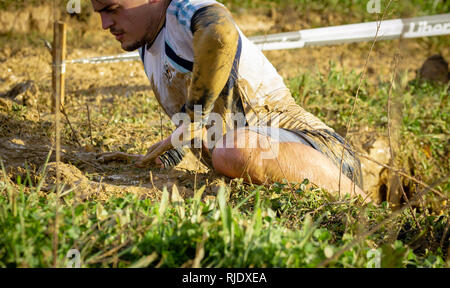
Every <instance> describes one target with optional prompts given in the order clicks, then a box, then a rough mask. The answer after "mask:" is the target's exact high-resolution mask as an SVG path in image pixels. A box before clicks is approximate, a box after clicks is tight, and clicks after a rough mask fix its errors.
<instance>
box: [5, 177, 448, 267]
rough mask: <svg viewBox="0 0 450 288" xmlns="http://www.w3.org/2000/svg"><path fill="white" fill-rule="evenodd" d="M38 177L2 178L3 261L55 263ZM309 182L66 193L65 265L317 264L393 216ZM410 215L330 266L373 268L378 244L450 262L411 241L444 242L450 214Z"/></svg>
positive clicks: (396, 258) (408, 257) (401, 261)
mask: <svg viewBox="0 0 450 288" xmlns="http://www.w3.org/2000/svg"><path fill="white" fill-rule="evenodd" d="M18 182H19V183H20V182H21V181H18ZM29 183H30V182H28V180H25V181H24V183H23V184H19V185H16V186H14V187H13V186H11V184H9V180H7V179H5V178H3V179H2V181H0V191H1V196H0V232H1V235H2V237H1V238H0V267H49V266H51V261H52V257H51V255H52V253H51V251H52V250H51V249H52V240H51V239H52V238H51V235H52V228H53V224H52V223H53V221H54V218H55V200H56V197H55V195H54V194H53V193H52V194H50V195H48V196H38V195H39V191H38V190H39V188H36V187H30V185H29ZM304 184H305V183H303V184H302V185H297V186H296V188H295V191H291V190H290V189H288V186H286V185H283V184H277V185H273V186H272V187H270V188H264V187H260V186H243V185H242V184H241V183H240V182H239V181H235V182H234V183H233V185H231V186H230V187H228V188H227V189H225V188H223V189H221V190H220V191H219V193H218V195H217V198H216V200H208V201H201V200H200V195H201V193H202V192H201V190H200V192H197V195H196V197H194V198H191V199H187V200H186V201H177V202H172V201H169V198H170V197H169V193H168V192H167V190H165V191H164V195H163V197H162V198H163V200H162V201H161V202H159V203H158V202H153V201H151V200H149V199H145V200H140V199H138V198H137V197H135V196H133V195H128V196H127V197H125V198H121V199H109V200H108V201H106V202H103V203H100V202H98V203H95V202H77V201H76V200H75V197H74V195H73V193H76V191H74V192H71V193H70V194H69V195H66V196H64V197H62V198H63V199H62V201H63V202H64V203H65V204H64V205H60V209H59V217H60V218H59V219H60V226H59V230H58V236H59V249H58V257H59V258H58V265H59V266H63V267H64V266H66V265H67V261H68V259H67V258H66V254H67V252H68V251H69V250H70V249H78V250H79V251H80V253H81V263H82V264H81V265H82V267H191V266H193V265H194V263H197V265H198V266H201V267H317V266H318V265H320V264H321V263H322V262H323V261H325V260H326V259H328V258H329V257H332V256H333V255H334V254H335V253H337V252H338V251H339V250H340V249H342V247H343V246H345V245H347V244H349V243H350V242H351V241H352V240H354V239H355V237H357V235H358V234H359V233H361V231H362V230H363V229H365V228H366V227H373V226H374V225H375V224H376V223H378V222H379V221H380V220H381V219H384V218H386V217H389V216H390V215H391V211H390V209H389V208H388V207H387V205H382V206H380V207H375V206H372V205H370V206H368V207H367V208H365V209H360V208H358V205H357V204H358V202H357V201H356V200H350V199H343V201H342V202H338V203H333V202H332V201H331V199H330V198H329V196H327V194H326V193H324V192H323V191H321V190H319V189H313V190H314V191H311V190H310V189H309V188H306V186H305V185H304ZM311 189H312V188H311ZM25 190H26V191H27V192H26V193H25ZM230 191H233V192H232V193H230V194H229V192H230ZM294 193H295V194H296V196H297V197H298V198H299V200H295V198H296V197H294ZM408 214H409V213H403V214H401V215H400V216H398V217H396V218H394V219H393V221H392V222H390V223H389V224H387V225H385V226H383V227H381V229H380V230H378V231H377V232H376V233H375V234H374V235H372V236H370V237H367V238H366V239H362V240H361V241H358V243H357V244H356V245H354V246H352V247H351V248H350V249H348V250H347V251H345V253H343V254H342V255H341V256H340V257H338V259H336V260H335V261H332V262H331V263H330V264H329V265H328V267H367V265H370V260H371V259H372V256H371V254H370V251H377V252H375V253H381V254H380V255H381V258H380V259H381V262H380V265H381V267H446V265H447V266H448V264H449V263H447V264H446V263H445V260H444V256H443V253H442V251H441V248H440V247H439V248H437V249H436V248H435V249H434V250H433V252H431V250H429V247H421V248H423V249H417V251H416V252H415V251H414V250H413V249H411V248H410V247H409V246H408V245H412V244H414V243H417V242H420V241H424V240H428V241H430V243H431V242H432V241H431V240H432V239H431V238H433V237H436V239H435V240H439V239H438V238H439V235H442V233H443V230H444V227H445V224H446V221H447V219H446V217H442V216H440V217H438V216H430V215H424V214H419V213H418V214H417V215H416V217H417V218H418V221H419V223H420V224H421V226H422V229H423V230H422V231H420V230H419V229H418V228H417V227H416V226H415V223H414V221H412V218H411V216H410V215H408ZM431 235H433V236H431ZM437 242H438V241H437ZM446 245H448V242H447V244H446ZM371 253H374V252H371Z"/></svg>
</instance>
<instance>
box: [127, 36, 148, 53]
mask: <svg viewBox="0 0 450 288" xmlns="http://www.w3.org/2000/svg"><path fill="white" fill-rule="evenodd" d="M146 43H147V41H146V40H145V39H142V40H140V41H136V42H134V43H131V44H128V45H126V46H123V45H122V49H123V50H125V51H128V52H131V51H134V50H136V49H138V48H141V47H142V46H144V45H145V44H146Z"/></svg>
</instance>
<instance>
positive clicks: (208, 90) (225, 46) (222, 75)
mask: <svg viewBox="0 0 450 288" xmlns="http://www.w3.org/2000/svg"><path fill="white" fill-rule="evenodd" d="M191 30H192V33H193V34H194V43H193V44H194V70H193V75H192V83H191V87H190V90H189V95H188V100H187V103H186V110H187V112H188V114H189V115H190V116H191V119H192V120H193V112H194V105H201V106H202V118H203V117H206V116H207V115H208V114H209V113H210V112H211V110H212V109H213V107H214V103H215V101H216V100H217V98H218V97H219V94H220V92H221V91H222V90H223V88H224V87H225V84H226V83H227V81H228V78H229V76H230V73H231V69H232V67H233V62H234V58H235V55H236V51H237V46H238V41H239V32H238V30H237V28H236V26H235V24H234V21H233V18H232V16H231V14H230V13H229V12H228V11H227V10H226V8H224V7H222V6H219V5H212V6H207V7H205V8H202V9H200V10H198V11H197V12H196V13H195V14H194V16H193V18H192V21H191Z"/></svg>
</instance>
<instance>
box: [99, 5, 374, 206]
mask: <svg viewBox="0 0 450 288" xmlns="http://www.w3.org/2000/svg"><path fill="white" fill-rule="evenodd" d="M92 4H93V7H94V9H95V11H96V12H98V13H99V14H100V16H101V20H102V26H103V29H109V30H110V32H111V33H112V34H113V35H114V36H115V37H116V39H117V40H118V41H119V42H120V43H121V45H122V48H123V49H124V50H126V51H133V50H136V49H138V51H139V54H140V56H141V58H142V62H143V64H144V69H145V72H146V74H147V77H148V79H149V81H150V83H151V87H152V89H153V92H154V94H155V96H156V98H157V100H158V102H159V104H160V105H161V107H162V108H163V109H164V111H165V113H166V114H167V115H168V116H169V117H171V118H172V120H173V121H174V124H175V125H176V126H177V129H176V130H175V131H174V132H173V134H172V135H171V136H170V137H168V138H167V139H165V140H163V141H161V142H159V143H156V144H155V145H153V146H152V147H150V148H149V150H148V154H147V155H145V156H139V155H134V156H133V155H127V154H120V153H111V154H105V155H103V160H109V159H113V158H120V157H123V158H130V157H131V158H133V157H134V158H135V160H136V165H137V166H138V167H147V166H150V165H155V164H157V165H160V166H164V167H170V166H174V165H177V164H178V163H179V162H180V161H181V159H182V158H183V156H184V154H185V151H186V149H192V150H194V152H197V153H194V154H195V155H199V156H200V157H201V160H202V161H203V162H204V163H206V164H208V165H209V167H213V168H214V170H215V171H216V172H218V173H220V174H223V175H225V176H227V177H230V178H237V177H242V178H244V179H246V180H247V181H251V182H252V183H257V184H263V183H271V182H282V181H283V180H288V181H290V182H302V181H303V180H304V179H305V178H307V179H309V180H310V182H312V183H315V184H316V185H318V186H320V187H323V188H325V189H327V190H328V191H330V192H338V191H340V193H341V194H347V193H350V194H352V195H355V194H358V195H362V196H363V197H364V198H367V196H366V195H365V194H364V192H363V191H362V190H361V188H362V174H361V165H360V162H359V160H358V158H357V157H356V156H355V154H354V153H353V152H352V151H351V148H350V147H349V146H346V145H344V144H345V141H344V139H343V138H342V137H341V136H339V135H338V134H337V133H336V132H334V130H333V129H331V128H330V127H328V126H327V125H325V124H324V123H323V122H322V121H321V120H319V119H318V118H317V117H315V116H314V115H312V114H310V113H308V112H307V111H305V110H304V109H303V108H302V107H300V106H298V105H297V104H296V103H295V101H294V99H293V98H292V96H291V94H290V91H289V89H288V88H287V87H286V85H285V84H284V82H283V79H282V78H281V76H280V75H279V74H278V73H277V71H276V70H275V68H274V67H273V65H272V64H271V63H270V62H269V61H268V60H267V58H266V57H265V56H264V54H263V53H262V52H261V51H260V50H259V49H258V48H257V47H256V46H255V45H253V44H252V43H251V42H250V41H249V40H248V39H247V38H246V37H245V35H244V34H243V33H242V32H241V31H240V29H239V28H238V27H237V25H236V23H235V22H234V20H233V18H232V16H231V14H230V13H229V11H228V10H227V9H226V8H225V7H224V6H223V5H222V4H220V3H218V2H216V1H214V0H172V1H170V0H92ZM180 115H181V116H182V115H184V117H181V116H180ZM177 117H178V118H177ZM175 119H178V120H180V119H184V120H183V121H178V120H175ZM212 128H214V129H212ZM219 128H220V129H219ZM210 130H213V131H214V133H212V134H213V135H212V134H211V133H209V132H210ZM194 143H197V144H198V143H200V145H196V146H194V147H193V145H192V144H194ZM186 147H188V148H186ZM196 149H197V150H196ZM342 153H343V155H344V157H343V160H342V161H341V158H342V157H341V156H342ZM341 164H342V168H341V169H340V167H341ZM341 171H342V173H341Z"/></svg>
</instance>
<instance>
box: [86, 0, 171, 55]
mask: <svg viewBox="0 0 450 288" xmlns="http://www.w3.org/2000/svg"><path fill="white" fill-rule="evenodd" d="M91 2H92V5H93V6H94V10H95V11H96V12H98V13H99V14H100V17H101V19H102V27H103V29H105V30H106V29H109V30H110V32H111V34H113V35H114V36H115V37H116V39H117V40H118V41H119V42H120V43H121V44H122V49H124V50H126V51H133V50H136V49H137V48H139V47H141V46H143V45H144V44H146V43H151V42H153V41H154V40H155V38H156V36H157V35H158V32H159V30H160V29H161V27H162V24H163V23H164V18H165V13H166V9H167V5H168V3H170V0H91Z"/></svg>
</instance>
